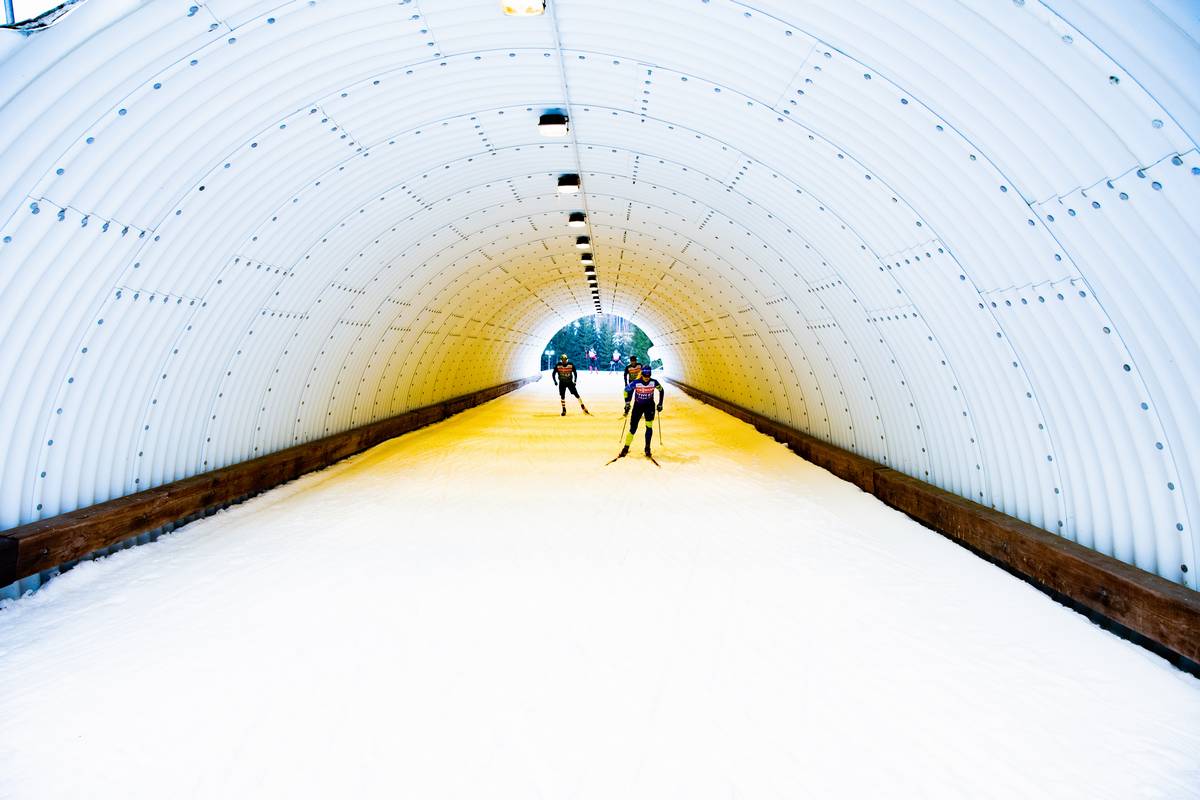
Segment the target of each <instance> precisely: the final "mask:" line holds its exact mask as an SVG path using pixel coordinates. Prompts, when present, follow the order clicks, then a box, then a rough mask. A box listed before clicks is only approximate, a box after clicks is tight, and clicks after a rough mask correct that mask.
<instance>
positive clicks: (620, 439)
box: [617, 414, 629, 442]
mask: <svg viewBox="0 0 1200 800" xmlns="http://www.w3.org/2000/svg"><path fill="white" fill-rule="evenodd" d="M627 419H629V415H628V414H624V415H622V416H621V431H620V433H619V434H618V435H617V441H618V442H624V441H625V420H627Z"/></svg>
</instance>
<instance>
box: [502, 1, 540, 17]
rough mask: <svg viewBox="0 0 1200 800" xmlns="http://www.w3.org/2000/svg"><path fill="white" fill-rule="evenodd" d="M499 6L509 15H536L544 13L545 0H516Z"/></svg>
mask: <svg viewBox="0 0 1200 800" xmlns="http://www.w3.org/2000/svg"><path fill="white" fill-rule="evenodd" d="M501 7H502V8H503V9H504V13H505V14H506V15H508V16H510V17H538V16H541V15H542V14H545V13H546V0H516V2H510V3H503V4H501Z"/></svg>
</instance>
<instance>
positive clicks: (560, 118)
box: [538, 113, 571, 139]
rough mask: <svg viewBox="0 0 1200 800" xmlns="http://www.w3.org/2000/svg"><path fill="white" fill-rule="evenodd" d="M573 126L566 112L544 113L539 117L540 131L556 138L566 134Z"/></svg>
mask: <svg viewBox="0 0 1200 800" xmlns="http://www.w3.org/2000/svg"><path fill="white" fill-rule="evenodd" d="M570 130H571V127H570V126H569V125H568V124H567V115H566V114H557V113H551V114H542V116H541V117H539V118H538V133H540V134H541V135H542V136H550V137H553V138H555V139H558V138H561V137H563V136H566V135H567V133H568V132H570Z"/></svg>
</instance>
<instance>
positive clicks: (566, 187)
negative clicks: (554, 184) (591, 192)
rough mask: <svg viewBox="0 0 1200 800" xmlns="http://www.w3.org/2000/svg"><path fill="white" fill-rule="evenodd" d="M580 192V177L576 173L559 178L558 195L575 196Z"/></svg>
mask: <svg viewBox="0 0 1200 800" xmlns="http://www.w3.org/2000/svg"><path fill="white" fill-rule="evenodd" d="M578 191H579V176H578V175H576V174H575V173H571V174H569V175H559V176H558V193H559V194H575V193H576V192H578Z"/></svg>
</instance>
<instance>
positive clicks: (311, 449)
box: [0, 375, 541, 586]
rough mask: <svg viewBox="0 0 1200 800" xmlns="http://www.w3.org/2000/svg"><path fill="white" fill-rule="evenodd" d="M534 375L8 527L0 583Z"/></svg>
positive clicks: (286, 477) (235, 495) (231, 498)
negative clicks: (101, 501) (150, 487)
mask: <svg viewBox="0 0 1200 800" xmlns="http://www.w3.org/2000/svg"><path fill="white" fill-rule="evenodd" d="M540 377H541V376H540V375H539V376H535V377H530V378H523V379H521V380H517V381H510V382H508V383H505V384H501V385H499V386H494V387H492V388H490V389H484V390H482V391H478V392H473V393H471V394H469V395H464V396H462V397H456V398H454V399H452V400H445V401H443V402H441V403H435V404H434V405H431V406H425V407H423V408H418V409H414V410H413V411H409V412H406V413H404V414H400V415H399V416H395V417H390V418H388V419H385V420H381V421H379V422H375V423H372V424H370V425H364V426H362V427H359V428H354V429H352V430H348V431H344V432H342V433H337V434H333V435H332V436H326V437H324V438H321V439H316V440H314V441H311V442H307V443H305V444H301V445H296V446H295V447H289V448H287V449H286V450H280V451H279V452H276V453H271V454H269V455H265V456H261V457H259V458H255V459H252V460H250V461H244V462H242V463H240V464H233V465H231V466H228V467H223V468H221V469H217V470H213V471H211V472H205V473H202V474H200V475H193V476H192V477H190V478H184V479H183V480H179V481H175V482H173V483H168V484H164V485H163V486H158V487H155V488H153V489H147V490H145V491H143V492H138V493H136V494H131V495H126V496H125V497H118V498H115V499H113V500H109V501H107V502H104V503H97V504H96V505H93V506H88V507H86V508H81V509H77V510H75V511H69V512H67V513H65V514H59V515H58V516H55V517H49V518H47V519H42V520H37V521H36V522H31V523H29V524H27V525H21V526H19V527H16V528H10V529H9V530H7V531H3V532H0V586H7V585H8V584H10V583H12V582H13V581H16V580H20V579H21V578H27V577H29V576H30V575H35V574H37V573H38V572H41V571H42V570H47V569H51V568H52V567H56V566H58V565H60V564H64V563H66V562H68V561H74V560H75V559H79V558H82V557H84V556H86V555H87V554H88V553H91V552H94V551H96V550H100V549H102V548H105V547H110V546H112V545H114V544H117V543H118V542H122V541H124V540H126V539H128V538H130V537H133V536H137V535H139V534H143V533H148V532H150V531H154V530H158V529H159V528H161V527H163V526H164V525H167V524H170V523H174V522H179V521H180V520H184V519H187V518H188V517H191V516H194V515H197V514H204V513H206V512H208V511H211V510H213V509H216V508H220V507H222V506H225V505H228V504H230V503H232V502H235V501H236V500H238V499H239V498H244V497H246V496H247V495H253V494H258V493H260V492H264V491H266V490H267V489H271V488H274V487H276V486H279V485H280V484H283V483H287V482H288V481H291V480H295V479H296V478H298V477H300V476H301V475H304V474H305V473H307V472H312V471H313V470H317V469H323V468H324V467H327V466H329V465H331V464H333V463H335V462H337V461H341V460H342V459H344V458H347V457H349V456H352V455H354V454H355V453H360V452H362V451H363V450H367V449H369V448H371V447H374V446H375V445H377V444H379V443H381V442H385V441H387V440H388V439H392V438H395V437H397V436H400V435H401V434H404V433H408V432H409V431H413V430H416V429H417V428H421V427H424V426H426V425H431V424H433V423H435V422H439V421H441V420H443V419H446V418H447V417H451V416H453V415H455V414H457V413H460V412H462V411H465V410H466V409H468V408H471V407H473V406H477V405H479V404H480V403H485V402H487V401H488V400H493V399H495V398H497V397H499V396H501V395H503V394H507V393H508V392H511V391H513V390H514V389H516V388H518V387H520V386H522V385H524V384H526V383H529V382H530V381H535V380H538V378H540Z"/></svg>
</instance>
